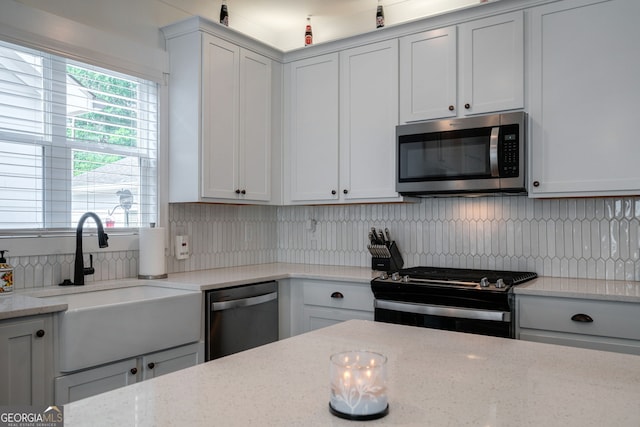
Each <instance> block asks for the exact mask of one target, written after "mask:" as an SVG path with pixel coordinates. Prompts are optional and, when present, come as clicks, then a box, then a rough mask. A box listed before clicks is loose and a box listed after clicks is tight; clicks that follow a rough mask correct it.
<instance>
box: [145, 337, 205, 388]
mask: <svg viewBox="0 0 640 427" xmlns="http://www.w3.org/2000/svg"><path fill="white" fill-rule="evenodd" d="M203 361H204V343H194V344H189V345H185V346H182V347H177V348H172V349H170V350H164V351H159V352H157V353H152V354H148V355H146V356H143V357H142V379H143V380H147V379H149V378H155V377H158V376H160V375H164V374H169V373H171V372H175V371H179V370H181V369H185V368H189V367H191V366H196V365H197V364H198V363H202V362H203Z"/></svg>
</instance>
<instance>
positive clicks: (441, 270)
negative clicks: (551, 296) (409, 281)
mask: <svg viewBox="0 0 640 427" xmlns="http://www.w3.org/2000/svg"><path fill="white" fill-rule="evenodd" d="M399 273H400V276H407V275H408V276H409V277H410V278H418V279H431V280H450V281H461V282H478V283H479V282H480V280H481V279H482V278H484V277H486V278H487V279H488V280H489V282H491V283H495V282H496V281H497V280H498V279H502V280H504V283H505V284H506V285H507V286H512V285H519V284H521V283H524V282H527V281H529V280H533V279H535V278H536V277H538V275H537V274H536V273H530V272H522V271H504V270H477V269H466V268H446V267H411V268H405V269H402V270H400V271H399Z"/></svg>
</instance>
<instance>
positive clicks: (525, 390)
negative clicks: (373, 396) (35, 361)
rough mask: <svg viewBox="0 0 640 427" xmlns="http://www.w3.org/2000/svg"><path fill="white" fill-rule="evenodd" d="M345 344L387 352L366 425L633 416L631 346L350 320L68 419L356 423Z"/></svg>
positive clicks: (137, 388) (609, 420)
mask: <svg viewBox="0 0 640 427" xmlns="http://www.w3.org/2000/svg"><path fill="white" fill-rule="evenodd" d="M352 349H370V350H374V351H378V352H381V353H383V354H385V355H386V356H388V360H389V362H388V364H389V366H388V374H389V382H388V387H389V389H388V398H389V405H390V412H389V415H387V416H386V417H385V418H382V419H380V420H376V421H369V422H368V424H369V425H403V426H424V425H430V426H448V425H450V426H460V425H474V426H487V425H490V426H536V427H538V426H563V427H566V426H581V427H585V426H598V427H600V426H603V425H615V426H618V427H621V426H634V427H636V426H638V425H639V424H640V405H639V404H638V402H640V357H638V356H632V355H626V354H618V353H611V352H602V351H595V350H586V349H579V348H570V347H563V346H555V345H548V344H540V343H534V342H525V341H518V340H510V339H504V338H496V337H486V336H480V335H470V334H464V333H456V332H447V331H440V330H434V329H424V328H415V327H409V326H400V325H392V324H386V323H378V322H369V321H360V320H352V321H348V322H344V323H341V324H338V325H335V326H331V327H328V328H324V329H319V330H316V331H313V332H310V333H307V334H303V335H298V336H296V337H293V338H289V339H286V340H282V341H278V342H275V343H272V344H268V345H265V346H262V347H258V348H254V349H252V350H248V351H245V352H242V353H238V354H235V355H232V356H228V357H224V358H221V359H217V360H213V361H211V362H207V363H204V364H201V365H197V366H195V367H192V368H188V369H185V370H182V371H178V372H175V373H172V374H168V375H164V376H161V377H158V378H155V379H152V380H149V381H144V382H141V383H137V384H134V385H131V386H128V387H125V388H122V389H118V390H115V391H112V392H108V393H105V394H101V395H97V396H94V397H90V398H88V399H84V400H80V401H77V402H74V403H71V404H69V405H65V408H64V411H65V413H64V415H65V426H70V427H72V426H85V425H86V426H114V425H119V426H133V425H136V426H173V425H176V426H177V425H181V426H187V425H188V426H211V425H225V426H236V425H237V426H247V425H261V426H267V425H269V426H326V425H332V426H339V425H345V426H353V425H356V424H358V423H355V422H350V421H346V420H342V419H339V418H336V417H335V416H333V415H331V414H330V413H329V410H328V401H329V356H330V355H331V354H333V353H336V352H340V351H344V350H352Z"/></svg>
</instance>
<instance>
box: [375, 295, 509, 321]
mask: <svg viewBox="0 0 640 427" xmlns="http://www.w3.org/2000/svg"><path fill="white" fill-rule="evenodd" d="M373 305H374V307H375V308H381V309H383V310H393V311H400V312H405V313H415V314H427V315H430V316H441V317H457V318H460V319H476V320H492V321H495V322H510V321H511V313H510V312H508V311H494V310H477V309H472V308H462V307H449V306H445V305H428V304H408V303H403V302H397V301H387V300H379V299H377V300H375V301H374V304H373Z"/></svg>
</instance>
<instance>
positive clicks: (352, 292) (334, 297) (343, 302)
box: [302, 280, 373, 312]
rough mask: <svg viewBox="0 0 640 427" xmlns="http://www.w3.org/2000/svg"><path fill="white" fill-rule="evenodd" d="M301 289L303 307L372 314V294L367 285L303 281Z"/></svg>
mask: <svg viewBox="0 0 640 427" xmlns="http://www.w3.org/2000/svg"><path fill="white" fill-rule="evenodd" d="M302 289H303V301H304V305H317V306H322V307H332V308H342V309H348V310H363V311H370V312H373V292H371V285H370V284H369V283H362V284H359V283H344V282H332V281H324V280H323V281H318V282H315V281H310V280H304V281H303V282H302Z"/></svg>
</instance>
